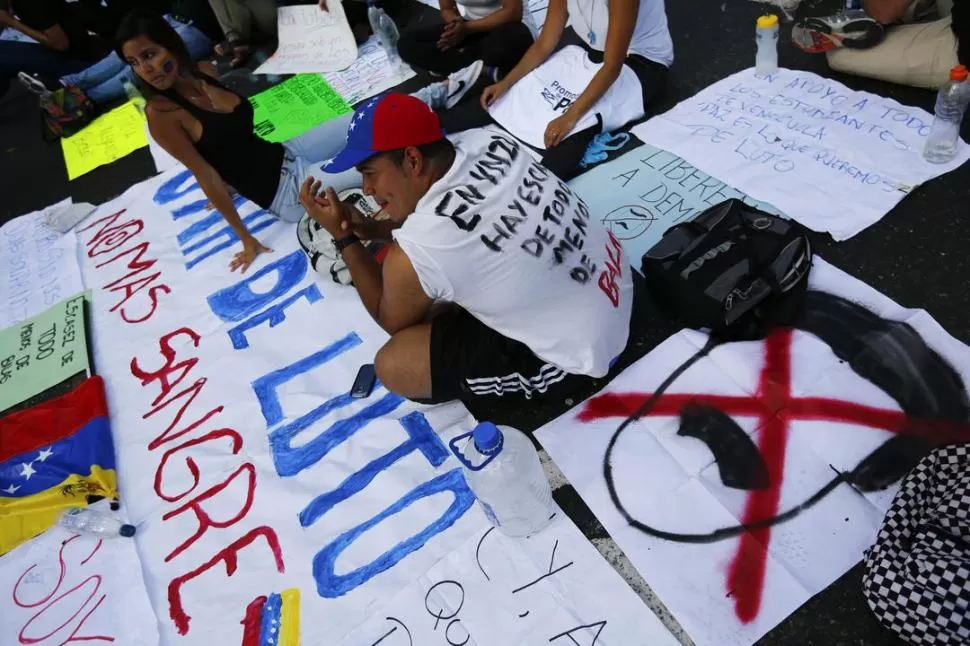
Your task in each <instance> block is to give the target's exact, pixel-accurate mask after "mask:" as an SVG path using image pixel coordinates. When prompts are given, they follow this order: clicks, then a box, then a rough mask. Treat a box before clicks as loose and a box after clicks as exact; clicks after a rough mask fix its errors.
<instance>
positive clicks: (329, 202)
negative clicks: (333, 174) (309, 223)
mask: <svg viewBox="0 0 970 646" xmlns="http://www.w3.org/2000/svg"><path fill="white" fill-rule="evenodd" d="M320 188H321V184H320V180H317V179H314V178H312V177H307V178H306V181H305V182H303V186H302V187H301V188H300V204H302V205H303V208H305V209H306V212H307V213H308V214H309V215H310V217H311V218H313V219H314V220H315V221H316V222H317V223H318V224H319V225H320V226H322V227H323V228H324V229H326V230H327V233H329V234H330V235H332V236H333V237H334V239H340V238H341V237H343V236H344V235H346V234H347V233H349V232H350V230H351V227H352V223H351V217H350V213H349V209H348V207H347V205H346V204H344V203H343V202H341V201H340V200H339V199H338V198H337V193H336V191H334V190H333V189H332V188H327V189H326V191H323V192H321V191H320Z"/></svg>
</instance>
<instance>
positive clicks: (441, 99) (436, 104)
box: [411, 81, 448, 110]
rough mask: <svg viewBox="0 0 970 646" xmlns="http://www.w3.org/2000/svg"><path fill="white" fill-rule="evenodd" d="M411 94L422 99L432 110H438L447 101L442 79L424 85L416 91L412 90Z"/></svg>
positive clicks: (446, 90)
mask: <svg viewBox="0 0 970 646" xmlns="http://www.w3.org/2000/svg"><path fill="white" fill-rule="evenodd" d="M411 96H413V97H414V98H416V99H420V100H421V101H424V102H425V103H426V104H427V105H428V107H429V108H431V109H432V110H440V109H442V108H444V107H445V104H446V103H447V102H448V88H447V87H446V86H445V83H444V81H438V82H437V83H432V84H431V85H425V86H424V87H423V88H421V89H420V90H418V91H417V92H412V93H411Z"/></svg>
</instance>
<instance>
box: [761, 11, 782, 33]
mask: <svg viewBox="0 0 970 646" xmlns="http://www.w3.org/2000/svg"><path fill="white" fill-rule="evenodd" d="M777 26H778V16H776V15H775V14H773V13H772V14H768V15H767V16H761V17H760V18H758V29H771V28H772V27H777Z"/></svg>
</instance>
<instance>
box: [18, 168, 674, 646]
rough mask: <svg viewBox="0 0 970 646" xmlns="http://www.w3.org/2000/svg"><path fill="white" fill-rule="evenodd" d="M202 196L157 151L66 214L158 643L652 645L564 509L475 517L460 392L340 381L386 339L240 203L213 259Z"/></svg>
mask: <svg viewBox="0 0 970 646" xmlns="http://www.w3.org/2000/svg"><path fill="white" fill-rule="evenodd" d="M206 201H207V200H206V198H205V196H204V194H203V193H202V190H201V188H200V187H199V185H198V184H197V183H196V182H195V180H194V178H193V177H192V175H191V173H189V172H188V171H185V170H182V169H179V170H175V171H172V172H169V173H167V174H165V175H162V176H159V177H156V178H154V179H151V180H149V181H147V182H145V183H143V184H140V185H138V186H135V187H132V188H131V189H129V190H128V191H127V192H126V193H125V194H124V195H122V196H121V197H119V198H117V199H116V200H114V201H112V202H110V203H108V204H106V205H104V206H102V208H101V209H99V210H98V211H97V212H96V213H94V214H93V215H92V216H91V217H90V218H89V219H88V220H87V221H85V222H84V223H82V224H81V225H80V227H79V230H78V237H79V241H80V248H81V253H82V257H83V268H84V275H85V279H86V280H87V281H88V282H89V283H90V284H91V285H92V286H93V287H94V288H95V300H94V303H95V306H94V314H93V324H92V335H93V346H94V354H95V360H96V362H97V364H98V370H99V373H100V374H101V375H103V376H104V379H105V383H106V384H107V389H108V395H109V404H110V406H111V409H112V425H113V427H114V428H116V429H119V430H118V432H117V438H116V452H117V456H118V464H119V477H120V479H121V482H120V489H121V490H122V491H124V492H125V500H126V504H129V505H130V509H129V513H130V516H131V518H132V520H133V521H134V522H136V523H137V524H138V525H139V531H138V534H137V535H136V537H135V540H136V541H137V542H138V547H139V553H140V554H141V556H142V571H143V572H145V576H146V582H147V587H148V590H149V596H150V598H151V599H152V600H153V605H154V608H155V612H156V613H157V615H158V622H159V626H160V631H161V633H162V640H163V643H166V644H174V645H181V644H185V645H192V644H203V645H205V646H209V645H211V644H239V643H270V642H268V641H265V642H264V641H255V639H256V638H255V636H259V635H260V634H261V633H260V631H261V630H262V628H261V627H268V626H275V625H277V624H279V625H283V626H284V627H285V628H286V635H287V638H288V639H291V640H295V639H296V638H297V636H298V638H299V639H300V640H301V643H302V644H304V646H324V645H326V646H332V645H333V644H344V645H346V646H373V645H374V644H377V643H381V644H382V646H403V645H404V644H407V643H409V640H408V637H407V635H409V634H410V635H412V638H413V643H415V644H417V643H422V644H433V643H439V642H440V643H447V641H448V639H452V640H455V639H457V640H458V641H457V643H461V640H462V639H464V637H463V636H462V630H463V629H464V630H466V631H467V632H468V633H469V634H472V633H474V634H475V637H474V639H475V640H476V642H477V643H480V644H523V643H552V644H557V645H558V644H570V643H573V642H572V641H571V639H576V640H579V643H582V644H591V643H593V642H594V640H596V639H597V635H599V637H598V641H599V643H603V644H606V643H623V644H629V645H631V646H648V645H649V646H655V645H658V644H659V645H661V646H666V645H668V644H673V643H674V642H673V640H672V637H671V636H670V634H669V633H668V632H667V631H666V630H665V629H664V628H663V626H662V625H661V624H660V623H659V621H658V620H657V619H656V617H654V616H653V615H652V614H651V613H650V612H649V611H648V610H647V609H646V608H645V607H644V606H643V604H642V602H641V601H640V600H639V599H638V598H637V597H636V595H635V594H634V593H633V591H632V590H631V589H630V588H629V587H628V586H626V585H625V584H624V583H623V582H622V580H621V579H619V578H618V577H617V575H616V574H615V572H614V571H613V570H612V569H611V568H610V566H609V565H608V564H607V563H606V562H605V561H604V560H603V559H602V558H601V557H600V556H599V554H598V553H597V552H595V550H594V549H592V548H591V547H590V546H589V545H588V544H587V543H586V541H585V539H584V538H583V536H582V535H581V533H580V532H579V530H578V528H576V527H575V526H574V525H573V524H572V523H571V522H568V520H566V519H565V518H563V519H561V520H560V521H558V522H557V523H556V524H555V525H554V526H553V527H552V528H550V529H549V530H548V531H547V532H543V533H542V534H540V535H537V536H534V537H531V538H529V539H527V540H525V539H523V540H517V541H512V540H510V539H504V538H501V537H499V536H498V535H497V534H496V533H495V532H491V533H488V534H487V530H488V529H489V524H488V522H487V521H486V519H485V516H484V514H483V513H482V512H481V511H480V510H479V508H478V506H477V505H476V504H475V500H474V495H473V494H472V493H471V491H470V490H469V489H468V487H467V485H466V484H465V481H464V478H463V476H462V474H461V471H460V468H459V465H458V462H457V459H456V458H454V456H452V455H451V453H450V452H449V450H448V449H447V446H448V442H449V440H451V439H452V438H454V437H456V436H457V435H459V434H461V433H463V432H466V431H467V430H469V429H470V428H471V427H472V425H473V424H474V420H473V419H472V418H471V417H470V416H469V414H468V412H467V411H466V410H465V409H464V407H462V406H461V405H459V404H450V405H441V406H434V407H429V406H420V405H417V404H415V403H413V402H410V401H407V400H405V399H404V398H402V397H399V396H398V395H395V394H393V393H391V392H389V391H388V390H387V389H386V388H384V387H383V386H382V385H380V384H378V385H377V387H376V388H375V389H374V391H373V393H372V394H371V395H370V396H369V397H367V398H363V399H355V398H353V397H351V396H350V394H349V390H350V387H351V385H352V383H353V381H354V377H355V375H356V374H357V371H358V369H359V367H360V366H361V365H362V364H365V363H372V362H373V360H374V357H375V354H376V352H377V351H378V349H379V348H380V347H381V345H382V344H383V343H384V342H385V341H386V340H387V335H386V333H385V332H383V331H382V330H381V329H380V328H379V327H378V326H377V325H376V323H374V321H373V320H372V319H371V317H370V316H369V315H368V314H367V312H366V310H365V309H364V308H363V306H362V304H361V302H360V298H359V296H358V295H357V293H356V290H354V289H353V288H350V287H345V286H341V285H338V284H336V283H334V282H333V281H332V280H331V279H330V277H329V276H327V277H320V276H318V275H316V274H315V273H314V272H313V271H312V270H311V269H310V268H309V267H308V263H307V259H306V256H305V254H304V253H303V251H302V250H301V249H300V248H299V246H298V243H297V240H296V235H295V230H294V229H295V226H294V225H292V224H287V223H283V222H281V221H280V220H279V219H278V218H276V217H274V216H272V215H270V214H268V213H266V212H265V211H264V210H262V209H260V208H258V207H257V206H256V205H253V204H251V203H245V202H240V204H239V207H238V208H239V212H240V215H241V217H242V219H243V221H244V222H246V223H247V225H248V226H249V228H250V230H251V231H253V232H254V234H255V235H257V236H258V237H259V238H260V240H262V241H263V242H264V243H265V244H266V245H267V246H269V247H271V248H272V249H274V250H275V251H274V253H272V254H266V255H264V256H261V257H260V258H259V259H257V262H256V263H255V264H254V266H253V267H251V268H250V270H249V272H248V273H247V274H246V275H244V276H240V275H239V274H233V273H231V272H229V271H228V269H227V265H228V263H229V261H230V259H231V257H232V254H233V253H234V252H235V251H236V250H237V248H238V239H237V238H236V237H235V234H234V233H233V232H232V229H231V228H229V227H228V226H227V225H226V223H225V221H224V220H223V219H222V218H221V216H219V215H218V214H213V213H211V212H209V211H207V210H206V209H205V204H206ZM136 286H137V288H138V289H137V290H136V289H135V287H136ZM227 566H228V567H227ZM482 569H484V572H482ZM442 581H452V582H457V583H458V584H459V585H460V587H461V588H462V589H463V590H464V591H465V592H464V594H467V600H466V601H465V602H464V603H463V604H460V606H461V607H458V606H451V605H445V604H451V603H452V602H456V599H458V597H455V596H453V595H455V594H458V595H459V597H460V595H461V591H460V590H459V589H458V587H456V586H455V585H453V584H451V583H446V584H443V585H439V586H437V587H435V586H436V584H438V583H439V582H442ZM432 588H434V589H433V590H432ZM415 595H419V596H415ZM425 599H427V600H428V601H427V605H426V606H425ZM422 609H423V610H422ZM0 612H2V611H0ZM449 614H452V616H451V617H449V618H447V619H445V617H446V616H447V615H449ZM388 617H393V618H395V619H396V620H397V623H395V622H394V621H393V620H390V619H387V618H388ZM456 620H457V621H456ZM273 622H277V624H274V623H273ZM463 627H464V628H463ZM265 637H266V638H267V639H269V638H270V637H272V635H269V634H267V635H265ZM247 639H250V640H253V641H246V640H247ZM260 639H262V638H260ZM274 643H276V642H275V637H274ZM279 643H283V642H282V641H280V642H279ZM287 643H293V642H287ZM468 643H469V644H470V643H472V642H471V641H469V642H468Z"/></svg>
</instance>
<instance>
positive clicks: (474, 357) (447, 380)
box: [431, 307, 593, 402]
mask: <svg viewBox="0 0 970 646" xmlns="http://www.w3.org/2000/svg"><path fill="white" fill-rule="evenodd" d="M592 381H593V379H592V377H587V376H586V375H575V374H571V373H568V372H566V371H565V370H563V369H562V368H559V367H557V366H554V365H553V364H551V363H548V362H546V361H543V360H542V359H540V358H539V357H537V356H536V355H535V354H534V353H533V352H532V350H530V349H529V348H528V346H526V345H525V344H524V343H521V342H519V341H513V340H512V339H509V338H508V337H506V336H503V335H501V334H499V333H498V332H496V331H495V330H493V329H492V328H490V327H488V326H487V325H485V324H484V323H482V322H481V321H479V320H478V319H477V318H475V317H474V316H472V315H471V314H469V313H468V312H467V311H466V310H464V309H462V308H460V307H454V308H450V309H448V310H446V311H444V312H442V313H441V314H439V315H438V316H436V317H435V318H434V319H433V320H432V322H431V399H432V401H434V402H445V401H451V400H454V399H461V400H464V401H468V400H470V399H478V398H482V397H501V398H503V400H504V399H513V398H519V399H528V400H534V399H537V398H546V397H554V398H563V397H566V396H568V395H569V394H571V393H573V392H575V391H577V390H578V389H581V388H583V387H585V386H588V385H589V384H590V383H591V382H592Z"/></svg>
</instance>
